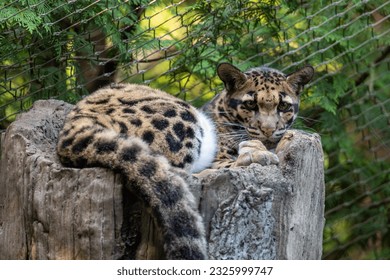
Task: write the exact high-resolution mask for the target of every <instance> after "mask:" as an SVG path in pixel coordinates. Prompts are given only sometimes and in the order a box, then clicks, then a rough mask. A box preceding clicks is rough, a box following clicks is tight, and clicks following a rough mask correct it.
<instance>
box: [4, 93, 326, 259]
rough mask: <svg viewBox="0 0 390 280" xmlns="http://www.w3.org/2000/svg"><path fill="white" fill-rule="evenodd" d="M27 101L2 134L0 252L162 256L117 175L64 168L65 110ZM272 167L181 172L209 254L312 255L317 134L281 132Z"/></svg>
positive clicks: (318, 212) (318, 203) (319, 159)
mask: <svg viewBox="0 0 390 280" xmlns="http://www.w3.org/2000/svg"><path fill="white" fill-rule="evenodd" d="M71 108H72V105H69V104H67V103H65V102H62V101H56V100H46V101H37V102H35V104H34V106H33V108H32V109H31V110H30V111H29V112H27V113H24V114H22V115H21V116H19V118H18V119H17V120H16V121H15V122H14V123H12V124H11V126H10V127H9V128H8V129H7V131H6V133H4V134H3V135H2V137H1V162H0V166H1V169H0V259H162V258H164V254H163V251H162V241H161V236H160V233H159V229H158V228H157V227H156V226H155V223H154V220H153V218H152V217H151V216H150V214H149V211H148V209H147V208H145V207H144V205H143V204H142V202H141V201H140V200H139V199H138V198H137V197H136V196H135V195H133V194H132V193H131V192H130V191H129V190H127V188H124V187H123V186H124V185H125V184H126V182H123V180H122V177H121V176H120V175H118V174H115V173H114V172H112V171H111V170H106V169H103V168H85V169H74V168H65V167H63V166H62V165H61V164H60V163H59V160H58V158H57V155H56V152H55V146H56V142H57V136H58V133H59V131H60V129H61V127H62V125H63V122H64V119H65V116H66V114H67V112H69V110H70V109H71ZM289 134H290V141H289V145H287V147H285V148H284V149H283V151H281V152H280V153H279V157H280V164H279V165H278V166H276V165H271V166H260V165H258V164H252V165H251V166H249V167H240V168H235V169H221V170H213V169H208V170H205V171H203V172H202V173H200V174H197V175H195V176H192V178H188V180H189V181H191V187H192V191H193V192H194V194H195V196H196V197H197V199H198V202H199V209H200V213H201V214H202V216H203V218H204V223H205V225H206V232H207V240H208V250H209V257H210V259H320V258H321V253H322V230H323V226H324V189H325V187H324V173H323V154H322V148H321V143H320V139H319V136H318V135H317V134H308V133H305V132H302V131H295V130H294V131H290V132H289Z"/></svg>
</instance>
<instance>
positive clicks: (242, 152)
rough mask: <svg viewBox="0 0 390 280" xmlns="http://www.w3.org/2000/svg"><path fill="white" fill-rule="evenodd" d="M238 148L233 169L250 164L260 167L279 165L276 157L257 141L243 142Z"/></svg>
mask: <svg viewBox="0 0 390 280" xmlns="http://www.w3.org/2000/svg"><path fill="white" fill-rule="evenodd" d="M238 147H239V148H238V157H237V160H236V161H235V163H234V164H233V167H237V166H249V165H250V164H252V163H259V164H261V165H270V164H278V163H279V158H278V157H277V155H276V154H274V153H272V152H270V151H268V150H267V148H266V147H265V146H264V144H263V143H262V142H261V141H259V140H248V141H243V142H241V143H240V144H239V146H238Z"/></svg>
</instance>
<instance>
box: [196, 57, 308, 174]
mask: <svg viewBox="0 0 390 280" xmlns="http://www.w3.org/2000/svg"><path fill="white" fill-rule="evenodd" d="M217 72H218V75H219V77H220V78H221V80H222V81H223V82H224V84H225V90H224V91H223V92H221V93H220V94H219V95H217V96H216V97H215V98H214V99H213V100H212V101H211V102H210V103H208V104H206V105H205V106H204V107H203V110H204V111H205V112H206V113H207V114H208V115H209V116H210V117H211V118H212V119H213V121H214V123H215V124H216V127H217V131H218V138H219V140H218V147H219V151H218V154H217V156H216V159H215V161H214V164H213V167H214V168H221V167H232V166H233V167H234V166H240V165H248V164H250V163H251V162H257V161H260V163H262V162H263V163H264V164H267V163H277V162H278V159H277V157H276V156H275V155H274V154H272V153H270V152H269V151H268V150H269V149H272V148H275V146H276V144H277V143H278V142H279V140H280V139H281V138H282V136H283V135H284V134H285V132H286V130H287V129H288V128H290V127H291V125H292V124H293V122H294V120H295V119H296V117H297V114H298V108H299V94H300V93H301V91H302V89H303V86H304V85H305V84H307V83H308V82H309V81H310V80H311V78H312V77H313V74H314V70H313V67H311V66H306V67H304V68H302V69H300V70H298V71H296V72H294V73H291V74H289V75H285V74H283V73H282V72H280V71H278V70H275V69H272V68H267V67H259V68H253V69H250V70H248V71H247V72H245V73H243V72H241V71H240V70H239V69H237V68H236V67H234V66H233V65H231V64H228V63H222V64H220V65H219V67H218V71H217ZM248 141H254V142H252V143H248ZM240 144H241V149H242V151H241V152H240ZM258 151H261V152H258ZM253 153H255V154H253ZM240 156H241V158H240ZM255 158H257V160H256V159H255Z"/></svg>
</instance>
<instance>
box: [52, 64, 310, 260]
mask: <svg viewBox="0 0 390 280" xmlns="http://www.w3.org/2000/svg"><path fill="white" fill-rule="evenodd" d="M217 72H218V75H219V77H220V78H221V80H222V81H223V82H224V84H225V89H224V90H223V91H222V92H221V93H220V94H219V95H217V96H216V97H215V98H214V99H213V100H212V101H210V103H208V104H206V105H205V106H204V107H203V108H202V109H201V110H198V109H195V108H194V107H192V106H191V105H189V104H188V103H185V102H184V101H182V100H180V99H178V98H176V97H173V96H172V95H169V94H167V93H165V92H162V91H160V90H157V89H152V88H150V87H148V86H144V85H134V84H115V85H111V86H110V87H106V88H102V89H100V90H98V91H96V92H95V93H93V94H91V95H89V96H87V97H86V98H84V99H83V100H81V101H80V102H79V103H78V104H77V105H76V106H75V107H74V108H73V109H72V111H71V112H70V113H69V114H68V116H67V118H66V120H65V124H64V127H63V129H62V131H61V132H60V135H59V140H58V145H57V152H58V155H59V157H60V160H61V162H62V163H63V164H64V165H66V166H71V167H77V168H82V167H106V168H110V169H112V170H114V171H116V172H120V173H121V174H123V175H124V177H125V179H126V180H127V186H128V187H130V188H131V189H132V192H133V193H136V194H137V195H138V196H139V197H140V198H141V199H142V200H143V201H144V203H145V204H146V205H147V206H148V207H149V208H150V209H151V211H152V215H153V217H154V218H155V221H156V223H157V225H158V226H159V228H160V229H161V230H162V237H163V240H164V250H165V255H166V258H167V259H205V258H207V246H206V241H205V232H204V226H203V224H202V219H201V216H200V214H199V212H198V209H197V205H195V203H194V199H193V195H192V194H191V192H190V190H189V187H188V184H187V182H186V181H185V177H186V176H185V174H190V173H194V172H199V171H201V170H203V169H205V168H207V167H213V168H224V167H237V166H245V165H249V164H251V163H252V162H257V163H260V164H276V163H277V162H278V159H277V156H276V155H275V154H274V153H272V152H270V151H268V150H267V148H270V147H272V146H275V145H276V143H277V142H278V141H279V140H280V139H281V137H282V136H283V134H284V133H285V132H286V130H287V129H288V128H289V127H290V126H291V125H292V123H293V121H294V119H295V118H296V115H297V112H298V104H299V93H300V92H301V90H302V88H303V86H304V85H305V84H306V83H308V82H309V81H310V79H311V78H312V76H313V68H312V67H310V66H307V67H304V68H302V69H300V70H298V71H296V72H294V73H292V74H290V75H285V74H283V73H281V72H279V71H277V70H274V69H271V68H254V69H251V70H249V71H247V72H245V73H243V72H241V71H240V70H239V69H238V68H236V67H234V66H232V65H231V64H228V63H223V64H220V65H219V66H218V69H217ZM184 172H185V173H184Z"/></svg>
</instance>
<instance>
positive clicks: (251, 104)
mask: <svg viewBox="0 0 390 280" xmlns="http://www.w3.org/2000/svg"><path fill="white" fill-rule="evenodd" d="M242 104H243V105H244V107H245V108H246V109H248V110H253V109H255V108H256V102H255V101H253V100H246V101H244V102H242Z"/></svg>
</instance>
